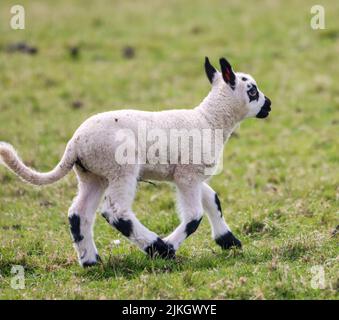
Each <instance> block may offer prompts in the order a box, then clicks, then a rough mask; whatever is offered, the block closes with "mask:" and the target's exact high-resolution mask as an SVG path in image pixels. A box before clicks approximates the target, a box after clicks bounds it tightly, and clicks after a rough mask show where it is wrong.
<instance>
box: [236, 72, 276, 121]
mask: <svg viewBox="0 0 339 320" xmlns="http://www.w3.org/2000/svg"><path fill="white" fill-rule="evenodd" d="M235 75H236V78H237V81H236V83H237V91H238V94H241V95H242V96H243V98H244V100H245V104H246V107H247V109H248V113H247V115H246V118H250V117H257V118H260V119H263V118H266V117H268V115H269V112H270V111H271V100H270V99H269V98H267V97H266V96H265V95H264V94H263V93H262V92H261V91H260V90H259V88H258V86H257V83H256V81H255V80H254V79H253V77H252V76H251V75H249V74H246V73H242V72H237V73H236V74H235Z"/></svg>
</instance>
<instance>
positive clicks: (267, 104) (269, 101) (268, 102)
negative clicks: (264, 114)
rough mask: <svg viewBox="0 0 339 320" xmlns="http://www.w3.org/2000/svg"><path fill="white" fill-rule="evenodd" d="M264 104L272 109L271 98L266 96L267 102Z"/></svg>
mask: <svg viewBox="0 0 339 320" xmlns="http://www.w3.org/2000/svg"><path fill="white" fill-rule="evenodd" d="M264 106H265V107H266V108H267V109H268V110H269V111H271V100H270V99H269V98H267V97H266V96H265V104H264Z"/></svg>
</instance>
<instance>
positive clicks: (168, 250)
mask: <svg viewBox="0 0 339 320" xmlns="http://www.w3.org/2000/svg"><path fill="white" fill-rule="evenodd" d="M145 252H146V253H147V254H148V255H149V256H150V257H151V258H156V257H160V258H164V259H174V258H175V250H174V248H173V246H172V245H171V244H167V243H165V242H164V241H163V240H161V239H160V238H158V239H157V240H156V241H154V242H153V243H152V244H151V245H149V246H148V247H147V248H146V249H145Z"/></svg>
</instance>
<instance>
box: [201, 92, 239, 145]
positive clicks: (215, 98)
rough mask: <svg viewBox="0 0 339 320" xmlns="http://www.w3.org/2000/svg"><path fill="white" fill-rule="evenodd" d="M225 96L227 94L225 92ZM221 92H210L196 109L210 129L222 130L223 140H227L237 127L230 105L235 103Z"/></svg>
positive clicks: (234, 114)
mask: <svg viewBox="0 0 339 320" xmlns="http://www.w3.org/2000/svg"><path fill="white" fill-rule="evenodd" d="M226 94H227V92H226ZM226 94H225V93H223V92H222V91H221V90H213V89H212V90H211V91H210V93H209V94H208V95H207V97H206V98H205V99H204V100H203V101H202V102H201V103H200V105H198V106H197V107H196V110H197V111H198V112H200V113H201V114H202V115H203V117H204V118H205V119H206V121H207V122H208V124H209V126H210V128H211V129H223V133H224V140H227V139H228V137H229V136H230V134H231V133H232V132H233V130H234V129H235V128H236V127H237V126H238V124H239V120H238V119H237V116H236V113H235V112H234V108H232V105H234V104H235V103H237V102H236V101H234V99H233V98H232V97H230V96H228V95H226Z"/></svg>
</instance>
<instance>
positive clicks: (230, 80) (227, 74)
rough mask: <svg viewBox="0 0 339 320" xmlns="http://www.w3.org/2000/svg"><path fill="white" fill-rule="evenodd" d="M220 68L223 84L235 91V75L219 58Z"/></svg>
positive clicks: (223, 60)
mask: <svg viewBox="0 0 339 320" xmlns="http://www.w3.org/2000/svg"><path fill="white" fill-rule="evenodd" d="M220 67H221V73H222V77H223V78H224V80H225V82H226V83H227V84H228V85H229V86H230V87H231V88H232V89H233V90H234V89H235V74H234V72H233V70H232V66H231V65H230V63H229V62H228V61H227V60H226V59H225V58H221V59H220Z"/></svg>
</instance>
